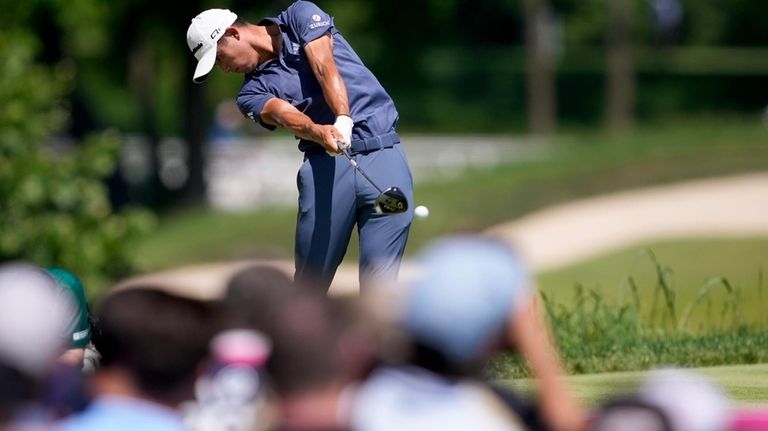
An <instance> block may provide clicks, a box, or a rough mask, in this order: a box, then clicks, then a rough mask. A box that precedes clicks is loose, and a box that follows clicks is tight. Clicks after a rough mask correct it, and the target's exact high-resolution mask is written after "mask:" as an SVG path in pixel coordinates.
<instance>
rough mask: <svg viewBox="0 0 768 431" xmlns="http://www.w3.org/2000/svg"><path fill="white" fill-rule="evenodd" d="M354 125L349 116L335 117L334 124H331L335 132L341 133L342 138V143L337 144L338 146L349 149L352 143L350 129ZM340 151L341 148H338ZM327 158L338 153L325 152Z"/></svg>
mask: <svg viewBox="0 0 768 431" xmlns="http://www.w3.org/2000/svg"><path fill="white" fill-rule="evenodd" d="M354 125H355V123H354V122H353V121H352V117H350V116H349V115H339V116H338V117H336V122H335V123H333V127H335V128H336V130H338V131H339V133H341V136H342V138H344V141H343V142H341V141H339V142H337V144H338V145H343V147H344V148H349V146H350V145H351V143H352V127H354ZM339 150H341V148H339ZM326 153H328V155H329V156H334V157H335V156H338V155H339V153H331V152H330V151H326Z"/></svg>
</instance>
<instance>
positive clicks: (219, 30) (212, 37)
mask: <svg viewBox="0 0 768 431" xmlns="http://www.w3.org/2000/svg"><path fill="white" fill-rule="evenodd" d="M219 33H221V27H217V28H215V29H214V30H213V31H212V32H211V40H213V39H214V38H216V35H217V34H219Z"/></svg>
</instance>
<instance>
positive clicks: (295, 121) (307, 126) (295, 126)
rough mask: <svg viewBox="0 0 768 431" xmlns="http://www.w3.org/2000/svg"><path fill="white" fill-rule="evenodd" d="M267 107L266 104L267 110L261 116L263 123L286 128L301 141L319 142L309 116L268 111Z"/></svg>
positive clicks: (298, 112)
mask: <svg viewBox="0 0 768 431" xmlns="http://www.w3.org/2000/svg"><path fill="white" fill-rule="evenodd" d="M269 105H270V103H267V105H266V107H265V108H267V109H265V111H264V112H263V113H262V115H261V117H262V120H264V122H266V123H268V124H272V125H274V126H280V127H283V128H286V129H288V130H290V131H291V132H293V134H294V135H296V136H297V137H299V138H301V139H306V140H309V141H313V142H321V141H320V135H319V134H318V131H317V125H316V124H315V122H314V121H312V119H311V118H309V116H307V115H306V114H304V113H303V112H301V111H298V110H293V111H291V110H286V109H269Z"/></svg>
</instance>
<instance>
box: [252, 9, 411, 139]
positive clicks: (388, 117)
mask: <svg viewBox="0 0 768 431" xmlns="http://www.w3.org/2000/svg"><path fill="white" fill-rule="evenodd" d="M272 24H274V25H278V26H279V28H280V31H281V32H282V35H283V43H282V47H281V48H280V53H279V56H278V58H277V59H275V60H271V61H268V62H266V63H263V64H261V65H259V66H258V67H257V68H256V70H254V71H253V72H251V73H248V74H246V75H245V80H244V82H243V86H242V88H241V89H240V94H238V96H237V106H238V107H239V108H240V111H241V112H242V113H243V115H245V116H247V117H249V118H251V119H252V120H254V121H258V122H259V123H260V124H261V125H262V126H264V127H266V128H267V129H269V130H274V129H275V127H274V126H271V125H269V124H265V123H263V122H262V121H261V119H260V114H261V112H262V110H263V109H264V105H265V104H266V103H267V101H268V100H270V99H271V98H273V97H278V98H280V99H283V100H285V101H287V102H289V103H290V104H291V105H293V106H295V107H296V108H297V109H298V110H299V111H301V112H303V113H304V114H306V115H307V116H309V117H310V118H311V119H312V121H314V122H315V123H318V124H333V123H334V121H335V119H336V115H335V114H334V113H333V111H332V110H331V108H330V107H329V106H328V104H327V103H326V102H325V96H324V95H323V90H322V88H321V87H320V84H319V83H318V81H317V78H316V77H315V75H314V73H313V72H312V68H311V67H310V65H309V61H307V56H306V54H305V53H304V46H306V45H307V43H309V42H311V41H313V40H315V39H317V38H319V37H321V36H323V35H324V34H326V33H329V34H330V35H331V36H332V37H333V57H334V59H335V61H336V66H337V67H338V69H339V73H340V74H341V77H342V78H343V79H344V83H345V84H346V87H347V95H348V98H349V109H350V111H351V112H350V115H351V117H352V120H353V121H354V123H355V127H354V129H353V130H352V140H357V139H364V138H370V137H373V136H378V135H382V134H385V133H388V132H390V131H392V130H393V129H394V128H395V126H396V125H397V120H398V113H397V109H396V108H395V104H394V102H393V101H392V98H391V97H389V94H387V92H386V91H385V90H384V88H383V87H382V86H381V84H380V83H379V81H378V80H377V79H376V77H375V76H373V73H371V71H370V70H368V68H367V67H365V65H364V64H363V62H362V60H360V57H358V56H357V54H356V53H355V51H354V50H353V49H352V47H351V46H350V45H349V43H347V41H346V40H345V39H344V38H343V37H342V36H341V34H340V33H339V32H338V30H336V27H334V25H333V18H332V17H331V16H330V15H328V14H327V13H325V12H324V11H322V10H321V9H320V8H319V7H317V6H316V5H315V4H314V3H311V2H308V1H297V2H295V3H293V4H292V5H291V6H289V7H288V9H286V10H285V11H283V12H282V13H280V15H278V16H277V17H270V18H264V19H262V20H261V21H260V22H259V25H272ZM307 145H317V144H310V143H308V142H304V141H302V143H300V144H299V149H301V150H304V149H306V146H307Z"/></svg>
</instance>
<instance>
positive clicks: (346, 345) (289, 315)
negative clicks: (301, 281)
mask: <svg viewBox="0 0 768 431" xmlns="http://www.w3.org/2000/svg"><path fill="white" fill-rule="evenodd" d="M294 289H295V288H294ZM314 292H317V291H315V290H300V289H295V296H293V297H292V298H291V299H290V300H288V301H280V302H278V303H276V304H274V305H273V307H274V308H273V311H272V313H270V316H271V319H272V321H271V322H270V324H269V325H268V327H267V328H265V331H266V333H267V334H268V335H269V336H270V338H271V339H272V340H273V349H272V355H271V357H270V359H269V362H268V364H267V370H268V371H269V375H270V377H271V382H272V386H273V388H274V390H275V393H276V395H277V398H278V424H277V429H279V430H283V431H289V430H290V431H300V430H325V431H331V430H345V429H348V425H349V424H348V421H349V414H348V411H349V388H350V387H351V385H353V384H355V383H356V382H358V380H359V379H360V378H361V377H362V376H363V375H364V374H366V373H367V371H368V370H369V369H370V367H371V362H372V360H373V353H372V347H371V346H372V345H371V343H370V342H369V339H368V338H367V335H366V332H365V331H363V330H362V329H361V327H359V326H357V325H356V321H357V320H356V318H355V314H354V313H353V312H352V310H351V309H350V308H347V304H343V303H341V302H339V301H338V300H336V299H333V298H329V297H327V296H326V295H325V294H318V293H314Z"/></svg>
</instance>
